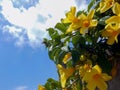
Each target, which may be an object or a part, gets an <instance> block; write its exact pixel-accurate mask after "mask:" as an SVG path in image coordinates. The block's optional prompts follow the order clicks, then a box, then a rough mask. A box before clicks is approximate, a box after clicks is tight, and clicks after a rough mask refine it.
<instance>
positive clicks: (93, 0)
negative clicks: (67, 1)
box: [87, 0, 96, 11]
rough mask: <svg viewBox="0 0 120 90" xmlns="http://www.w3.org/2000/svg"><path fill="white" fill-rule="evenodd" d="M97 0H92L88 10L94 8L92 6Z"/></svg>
mask: <svg viewBox="0 0 120 90" xmlns="http://www.w3.org/2000/svg"><path fill="white" fill-rule="evenodd" d="M95 1H96V0H91V2H90V4H89V5H88V9H87V10H88V11H89V10H90V9H91V8H92V6H93V5H94V4H95Z"/></svg>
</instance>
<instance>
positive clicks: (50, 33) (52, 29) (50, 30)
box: [47, 28, 55, 36]
mask: <svg viewBox="0 0 120 90" xmlns="http://www.w3.org/2000/svg"><path fill="white" fill-rule="evenodd" d="M47 31H48V32H49V35H50V36H52V35H53V33H54V32H55V30H54V28H48V29H47Z"/></svg>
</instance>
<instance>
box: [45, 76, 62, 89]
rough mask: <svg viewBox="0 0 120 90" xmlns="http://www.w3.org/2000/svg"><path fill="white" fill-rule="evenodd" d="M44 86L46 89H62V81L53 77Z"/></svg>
mask: <svg viewBox="0 0 120 90" xmlns="http://www.w3.org/2000/svg"><path fill="white" fill-rule="evenodd" d="M44 86H45V89H46V90H61V85H60V82H58V81H56V80H54V79H52V78H49V79H48V80H47V82H46V84H45V85H44Z"/></svg>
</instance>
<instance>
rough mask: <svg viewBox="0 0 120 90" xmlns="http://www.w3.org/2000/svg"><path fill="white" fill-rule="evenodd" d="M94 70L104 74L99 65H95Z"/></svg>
mask: <svg viewBox="0 0 120 90" xmlns="http://www.w3.org/2000/svg"><path fill="white" fill-rule="evenodd" d="M93 68H94V69H96V70H97V71H98V72H99V73H101V72H102V69H101V68H100V67H99V65H95V66H94V67H93Z"/></svg>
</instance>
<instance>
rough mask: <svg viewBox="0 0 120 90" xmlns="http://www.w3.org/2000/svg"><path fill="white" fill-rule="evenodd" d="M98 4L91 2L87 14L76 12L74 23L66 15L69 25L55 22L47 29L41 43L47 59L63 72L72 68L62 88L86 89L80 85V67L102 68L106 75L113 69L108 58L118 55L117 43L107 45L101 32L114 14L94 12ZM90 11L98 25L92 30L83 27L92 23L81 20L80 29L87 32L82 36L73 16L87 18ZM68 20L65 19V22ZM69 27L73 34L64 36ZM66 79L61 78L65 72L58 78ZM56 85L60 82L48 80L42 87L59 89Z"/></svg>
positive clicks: (111, 12) (105, 38)
mask: <svg viewBox="0 0 120 90" xmlns="http://www.w3.org/2000/svg"><path fill="white" fill-rule="evenodd" d="M99 4H100V0H91V2H90V4H89V5H88V9H87V11H78V12H77V13H76V15H75V20H72V19H73V17H74V16H72V12H71V13H70V12H69V13H70V16H72V19H71V18H70V20H71V23H63V22H62V21H61V22H59V23H57V24H56V25H55V27H53V28H49V29H47V31H48V33H49V36H50V38H49V39H47V38H45V39H44V44H45V45H46V48H48V55H49V57H50V59H51V60H52V61H54V63H55V64H56V66H57V65H58V64H60V65H62V66H63V68H64V69H63V71H64V72H65V70H67V69H68V68H74V69H75V72H74V73H73V75H72V76H71V77H68V78H67V80H66V82H67V83H66V87H65V88H64V89H67V90H82V89H83V88H85V87H86V84H83V82H82V77H81V76H80V72H79V71H80V70H79V69H80V68H81V67H84V65H88V68H90V69H91V68H92V67H93V66H95V65H99V66H100V67H101V69H102V72H104V73H107V74H109V75H110V74H111V69H112V68H113V63H111V62H110V61H109V59H110V58H111V57H114V56H115V55H116V54H119V53H120V47H119V46H120V43H116V42H115V43H114V44H113V45H108V44H107V40H108V39H109V37H103V36H102V33H103V31H104V30H106V26H107V23H106V22H105V21H106V20H108V19H109V18H110V17H111V16H113V15H114V13H113V11H112V9H111V8H110V9H108V10H107V11H105V12H104V13H101V12H100V11H97V9H98V7H99ZM92 9H95V10H96V11H95V13H94V16H93V19H94V20H97V22H98V23H97V25H96V26H94V27H88V28H86V27H87V26H88V24H89V23H90V22H92V21H90V22H86V21H83V22H82V23H83V24H82V25H83V26H84V28H85V30H88V32H87V33H85V34H82V33H80V30H81V28H82V26H81V25H80V27H79V26H77V25H78V24H76V22H77V23H78V22H79V20H76V17H77V18H80V16H82V15H83V14H84V17H85V15H86V17H87V14H88V13H89V12H90V11H91V10H92ZM67 14H68V13H67ZM67 16H69V15H67ZM70 16H69V17H70ZM69 17H67V18H68V19H69ZM87 18H88V17H87ZM89 19H90V18H89ZM89 19H88V20H89ZM81 20H82V19H81ZM85 20H87V19H85ZM94 20H93V21H94ZM80 23H81V22H80ZM74 24H75V25H74ZM72 25H73V27H72ZM69 27H72V29H73V31H72V32H69V33H66V31H67V29H68V28H69ZM76 27H77V28H76ZM118 42H120V35H118ZM68 53H70V54H71V56H70V57H68V56H66V55H67V54H68ZM119 55H120V54H119ZM65 58H67V60H66V63H65V62H64V61H63V60H64V59H65ZM61 71H62V70H61ZM58 74H59V72H58ZM67 76H68V75H67ZM67 76H65V73H63V75H62V77H65V78H66V77H67ZM59 77H60V75H59ZM60 83H62V82H59V81H55V80H53V79H48V80H47V82H46V84H45V88H46V90H62V88H61V84H60ZM84 85H85V86H84Z"/></svg>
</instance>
